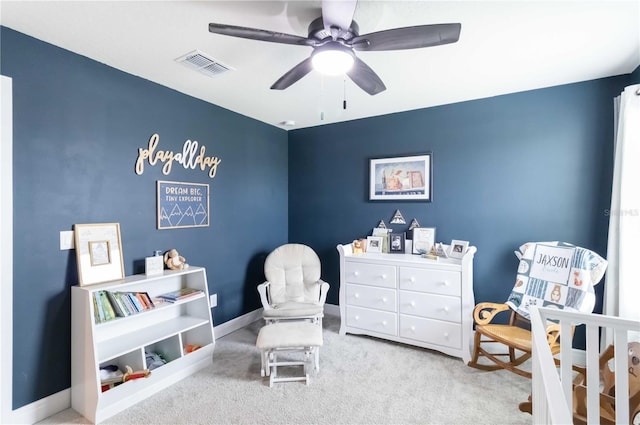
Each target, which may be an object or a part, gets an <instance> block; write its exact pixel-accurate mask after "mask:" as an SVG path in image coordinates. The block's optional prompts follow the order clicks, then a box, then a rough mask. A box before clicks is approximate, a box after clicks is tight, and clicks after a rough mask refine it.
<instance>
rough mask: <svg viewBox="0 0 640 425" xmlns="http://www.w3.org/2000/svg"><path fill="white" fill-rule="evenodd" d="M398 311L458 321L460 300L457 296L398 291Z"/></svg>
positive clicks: (459, 318)
mask: <svg viewBox="0 0 640 425" xmlns="http://www.w3.org/2000/svg"><path fill="white" fill-rule="evenodd" d="M399 308H400V313H404V314H411V315H413V316H419V317H428V318H430V319H438V320H446V321H448V322H454V323H460V321H461V314H462V313H461V310H462V305H461V300H460V298H458V297H450V296H447V295H435V294H428V293H425V292H409V291H400V306H399Z"/></svg>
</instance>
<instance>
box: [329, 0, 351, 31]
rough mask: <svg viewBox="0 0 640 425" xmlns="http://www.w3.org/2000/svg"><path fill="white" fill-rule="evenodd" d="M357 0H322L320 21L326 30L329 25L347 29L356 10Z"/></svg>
mask: <svg viewBox="0 0 640 425" xmlns="http://www.w3.org/2000/svg"><path fill="white" fill-rule="evenodd" d="M357 3H358V1H357V0H322V21H323V22H324V28H325V29H326V30H327V31H330V30H331V27H337V28H340V29H342V30H348V29H349V27H350V26H351V21H353V14H354V12H355V11H356V4H357Z"/></svg>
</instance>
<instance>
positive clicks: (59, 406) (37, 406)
mask: <svg viewBox="0 0 640 425" xmlns="http://www.w3.org/2000/svg"><path fill="white" fill-rule="evenodd" d="M70 407H71V388H67V389H66V390H62V391H60V392H57V393H55V394H52V395H50V396H48V397H45V398H41V399H40V400H38V401H34V402H33V403H31V404H27V405H26V406H22V407H21V408H19V409H16V410H14V411H12V412H11V413H10V414H9V415H10V418H9V422H8V423H11V424H34V423H36V422H40V421H41V420H43V419H46V418H48V417H49V416H52V415H55V414H56V413H59V412H61V411H63V410H65V409H68V408H70Z"/></svg>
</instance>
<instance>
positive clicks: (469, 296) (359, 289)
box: [337, 244, 476, 363]
mask: <svg viewBox="0 0 640 425" xmlns="http://www.w3.org/2000/svg"><path fill="white" fill-rule="evenodd" d="M337 249H338V252H339V253H340V317H341V323H340V334H341V335H345V334H346V333H347V332H348V333H351V334H361V335H370V336H374V337H378V338H384V339H388V340H391V341H397V342H402V343H406V344H411V345H416V346H419V347H424V348H430V349H433V350H437V351H440V352H442V353H445V354H448V355H451V356H455V357H460V358H462V360H463V361H464V362H465V363H468V362H469V361H470V360H471V355H470V346H471V343H472V341H471V338H472V335H473V316H472V314H473V313H472V312H473V307H474V305H475V301H474V297H473V257H474V255H475V252H476V248H475V247H473V246H472V247H469V248H468V249H467V252H466V254H465V256H464V257H463V258H462V259H442V258H440V259H439V260H437V261H436V260H428V259H426V258H422V257H420V256H419V255H413V254H377V253H376V254H373V253H364V254H353V252H352V247H351V244H346V245H338V246H337Z"/></svg>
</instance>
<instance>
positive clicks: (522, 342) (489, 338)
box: [469, 302, 573, 378]
mask: <svg viewBox="0 0 640 425" xmlns="http://www.w3.org/2000/svg"><path fill="white" fill-rule="evenodd" d="M507 310H509V311H511V316H510V318H509V324H506V325H504V324H493V323H491V321H492V320H493V319H494V317H496V315H497V314H498V313H501V312H504V311H507ZM473 319H474V320H475V323H476V334H475V340H474V349H473V357H472V358H471V361H470V362H469V366H471V367H475V368H477V369H482V370H498V369H506V370H509V371H511V372H513V373H517V374H518V375H520V376H524V377H526V378H531V372H529V371H526V370H523V369H521V368H520V367H519V366H520V365H521V364H522V363H524V362H525V361H527V360H529V358H531V330H530V325H529V321H528V320H527V319H525V318H524V317H522V316H520V315H519V314H517V313H516V312H515V311H513V310H511V309H510V307H509V306H508V305H507V304H498V303H489V302H484V303H479V304H478V305H476V307H475V309H474V310H473ZM572 337H573V335H572ZM547 341H548V343H549V348H550V349H551V354H552V355H556V354H558V353H559V352H560V326H558V325H557V324H550V325H549V326H547ZM497 344H502V345H503V346H502V347H499V348H501V349H502V350H505V349H506V350H507V352H496V351H495V350H493V349H489V348H488V347H489V346H491V347H495V346H496V345H497ZM485 347H486V348H485ZM516 350H517V351H516ZM480 357H486V358H487V359H488V360H490V361H491V362H493V364H486V363H479V361H478V360H479V359H480ZM503 359H504V360H503Z"/></svg>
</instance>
